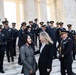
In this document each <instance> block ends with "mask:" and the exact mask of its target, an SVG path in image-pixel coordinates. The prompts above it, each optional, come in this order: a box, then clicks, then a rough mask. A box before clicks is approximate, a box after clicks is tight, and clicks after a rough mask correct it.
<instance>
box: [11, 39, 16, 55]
mask: <svg viewBox="0 0 76 75" xmlns="http://www.w3.org/2000/svg"><path fill="white" fill-rule="evenodd" d="M12 46H13V47H12V48H13V55H14V56H16V39H13V40H12Z"/></svg>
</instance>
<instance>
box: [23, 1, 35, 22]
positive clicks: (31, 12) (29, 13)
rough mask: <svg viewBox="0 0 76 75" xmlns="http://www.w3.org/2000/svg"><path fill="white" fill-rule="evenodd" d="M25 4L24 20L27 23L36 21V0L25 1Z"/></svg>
mask: <svg viewBox="0 0 76 75" xmlns="http://www.w3.org/2000/svg"><path fill="white" fill-rule="evenodd" d="M23 2H24V3H23V4H24V16H25V17H24V18H25V20H26V22H28V21H30V20H32V21H33V20H34V18H36V10H35V8H36V6H35V0H23Z"/></svg>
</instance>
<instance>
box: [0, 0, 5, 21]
mask: <svg viewBox="0 0 76 75" xmlns="http://www.w3.org/2000/svg"><path fill="white" fill-rule="evenodd" d="M0 20H1V21H2V20H4V0H0Z"/></svg>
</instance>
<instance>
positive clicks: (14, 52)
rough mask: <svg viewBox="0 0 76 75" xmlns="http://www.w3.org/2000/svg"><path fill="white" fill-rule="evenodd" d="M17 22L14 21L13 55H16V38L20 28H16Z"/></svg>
mask: <svg viewBox="0 0 76 75" xmlns="http://www.w3.org/2000/svg"><path fill="white" fill-rule="evenodd" d="M15 26H16V23H14V22H13V23H12V45H13V55H14V56H16V40H17V33H18V30H17V29H16V28H15Z"/></svg>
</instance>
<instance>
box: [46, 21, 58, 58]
mask: <svg viewBox="0 0 76 75" xmlns="http://www.w3.org/2000/svg"><path fill="white" fill-rule="evenodd" d="M47 31H48V32H49V33H48V34H49V36H50V37H51V39H52V40H53V42H54V44H53V49H54V56H53V58H57V49H56V29H55V27H54V21H50V22H49V26H47Z"/></svg>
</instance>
